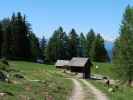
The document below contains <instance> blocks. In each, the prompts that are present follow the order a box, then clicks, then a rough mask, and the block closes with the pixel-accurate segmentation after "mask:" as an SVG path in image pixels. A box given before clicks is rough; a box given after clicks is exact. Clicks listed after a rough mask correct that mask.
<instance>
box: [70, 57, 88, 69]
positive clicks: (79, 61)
mask: <svg viewBox="0 0 133 100" xmlns="http://www.w3.org/2000/svg"><path fill="white" fill-rule="evenodd" d="M88 60H89V58H80V57H73V58H72V59H71V60H70V62H69V66H75V67H84V66H85V64H86V63H87V61H88Z"/></svg>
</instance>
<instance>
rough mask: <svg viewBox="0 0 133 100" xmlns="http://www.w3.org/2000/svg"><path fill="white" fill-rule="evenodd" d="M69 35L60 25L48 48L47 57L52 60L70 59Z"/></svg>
mask: <svg viewBox="0 0 133 100" xmlns="http://www.w3.org/2000/svg"><path fill="white" fill-rule="evenodd" d="M67 42H68V37H67V35H66V33H65V32H64V31H63V28H62V27H59V28H58V29H57V30H55V31H54V33H53V36H52V37H51V38H50V40H49V42H48V45H47V48H46V58H47V60H48V61H50V62H55V61H56V60H57V59H68V45H67V44H68V43H67Z"/></svg>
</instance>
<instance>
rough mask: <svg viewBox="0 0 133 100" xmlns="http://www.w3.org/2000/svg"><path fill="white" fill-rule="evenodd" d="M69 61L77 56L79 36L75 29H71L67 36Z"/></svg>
mask: <svg viewBox="0 0 133 100" xmlns="http://www.w3.org/2000/svg"><path fill="white" fill-rule="evenodd" d="M68 38H69V40H68V43H69V44H68V45H69V59H71V58H72V57H77V56H79V36H78V34H77V33H76V31H75V29H72V30H71V31H70V33H69V35H68Z"/></svg>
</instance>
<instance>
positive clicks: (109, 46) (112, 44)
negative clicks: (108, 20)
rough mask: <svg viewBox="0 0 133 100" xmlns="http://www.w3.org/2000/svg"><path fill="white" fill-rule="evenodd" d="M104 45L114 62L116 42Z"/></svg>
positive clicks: (108, 42)
mask: <svg viewBox="0 0 133 100" xmlns="http://www.w3.org/2000/svg"><path fill="white" fill-rule="evenodd" d="M104 45H105V48H106V50H107V52H108V55H109V58H110V59H111V60H112V56H113V47H114V42H112V41H105V42H104Z"/></svg>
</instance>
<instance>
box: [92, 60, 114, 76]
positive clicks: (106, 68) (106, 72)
mask: <svg viewBox="0 0 133 100" xmlns="http://www.w3.org/2000/svg"><path fill="white" fill-rule="evenodd" d="M93 64H94V66H93V67H92V73H93V74H94V73H95V74H100V75H103V76H109V77H110V78H115V75H114V73H113V64H111V63H96V62H94V63H93ZM95 66H98V68H96V67H95Z"/></svg>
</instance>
